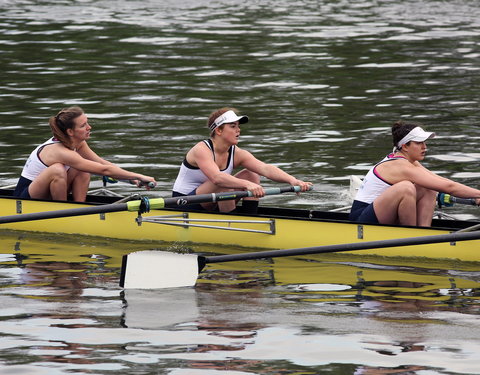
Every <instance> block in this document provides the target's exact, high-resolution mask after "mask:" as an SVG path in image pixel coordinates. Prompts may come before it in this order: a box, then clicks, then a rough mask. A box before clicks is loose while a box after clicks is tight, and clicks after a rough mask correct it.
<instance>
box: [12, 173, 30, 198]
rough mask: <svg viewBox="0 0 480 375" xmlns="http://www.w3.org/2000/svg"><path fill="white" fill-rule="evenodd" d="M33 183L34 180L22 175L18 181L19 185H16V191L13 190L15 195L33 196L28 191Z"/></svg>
mask: <svg viewBox="0 0 480 375" xmlns="http://www.w3.org/2000/svg"><path fill="white" fill-rule="evenodd" d="M31 183H32V180H29V179H28V178H25V177H22V176H20V178H19V179H18V182H17V186H16V187H15V191H14V192H13V196H14V197H17V198H31V197H30V194H29V192H28V187H29V186H30V184H31Z"/></svg>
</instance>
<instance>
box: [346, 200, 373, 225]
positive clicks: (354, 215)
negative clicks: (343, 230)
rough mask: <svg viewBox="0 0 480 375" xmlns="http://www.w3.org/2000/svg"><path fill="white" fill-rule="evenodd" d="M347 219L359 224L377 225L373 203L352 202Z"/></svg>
mask: <svg viewBox="0 0 480 375" xmlns="http://www.w3.org/2000/svg"><path fill="white" fill-rule="evenodd" d="M349 219H350V220H351V221H357V222H361V223H371V224H378V218H377V215H375V210H374V209H373V203H365V202H360V201H353V204H352V209H351V210H350V215H349Z"/></svg>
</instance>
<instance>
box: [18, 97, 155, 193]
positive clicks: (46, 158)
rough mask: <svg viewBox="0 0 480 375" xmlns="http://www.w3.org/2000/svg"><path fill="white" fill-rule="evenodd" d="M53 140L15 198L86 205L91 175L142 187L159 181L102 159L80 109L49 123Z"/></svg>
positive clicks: (36, 154) (27, 169) (27, 170)
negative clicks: (69, 200)
mask: <svg viewBox="0 0 480 375" xmlns="http://www.w3.org/2000/svg"><path fill="white" fill-rule="evenodd" d="M49 124H50V128H51V130H52V133H53V137H52V138H50V139H49V140H47V141H46V142H44V143H42V144H41V145H39V146H38V147H37V148H36V149H35V150H33V151H32V153H31V154H30V156H29V158H28V160H27V162H26V163H25V166H24V168H23V170H22V174H21V177H20V179H19V180H18V184H17V187H16V189H15V192H14V195H15V196H17V197H20V198H35V199H52V200H63V201H64V200H67V195H68V194H69V193H71V194H72V196H73V200H74V201H77V202H84V201H85V199H86V196H87V191H88V187H89V184H90V174H91V173H94V174H98V175H102V176H109V177H112V178H116V179H125V180H133V181H135V182H136V183H137V185H138V186H140V185H141V184H144V185H147V184H148V183H150V182H153V183H155V179H154V178H153V177H150V176H145V175H143V174H139V173H134V172H129V171H127V170H125V169H122V168H120V167H118V166H116V165H115V164H113V163H110V162H109V161H107V160H105V159H102V158H101V157H100V156H98V155H97V154H96V153H95V152H94V151H92V149H91V148H90V147H89V146H88V144H87V140H88V139H89V138H90V130H91V129H92V127H91V126H90V124H89V123H88V118H87V116H86V115H85V113H84V112H83V110H82V109H81V108H80V107H76V106H74V107H70V108H65V109H62V110H61V111H60V112H58V113H57V115H56V116H53V117H51V118H50V120H49Z"/></svg>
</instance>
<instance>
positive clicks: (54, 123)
mask: <svg viewBox="0 0 480 375" xmlns="http://www.w3.org/2000/svg"><path fill="white" fill-rule="evenodd" d="M83 114H84V112H83V109H82V108H80V107H78V106H73V107H68V108H64V109H62V110H61V111H60V112H58V113H57V114H56V115H55V116H52V117H50V119H49V121H48V124H49V125H50V128H51V129H52V134H53V137H54V138H56V139H58V140H59V141H60V142H62V144H63V145H64V146H65V147H68V148H72V141H71V140H70V137H69V136H68V133H67V130H68V129H73V128H75V119H76V118H77V117H79V116H81V115H83Z"/></svg>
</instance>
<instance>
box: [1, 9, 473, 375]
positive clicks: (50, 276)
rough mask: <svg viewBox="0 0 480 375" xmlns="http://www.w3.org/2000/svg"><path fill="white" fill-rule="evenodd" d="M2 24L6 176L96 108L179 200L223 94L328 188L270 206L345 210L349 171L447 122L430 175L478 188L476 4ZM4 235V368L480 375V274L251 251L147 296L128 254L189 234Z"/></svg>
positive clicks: (265, 156)
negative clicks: (66, 124) (62, 126)
mask: <svg viewBox="0 0 480 375" xmlns="http://www.w3.org/2000/svg"><path fill="white" fill-rule="evenodd" d="M0 29H1V37H0V69H1V72H2V73H1V77H2V79H1V81H0V87H1V90H0V120H1V124H2V126H1V127H0V145H1V147H0V179H1V183H2V185H9V184H14V183H15V182H16V180H17V178H18V175H19V173H20V171H21V168H22V167H23V163H24V161H25V159H26V157H27V155H28V154H29V153H30V151H31V150H32V149H33V148H34V147H35V146H36V145H37V144H39V143H41V142H43V141H44V140H45V139H46V138H48V137H49V135H50V133H49V128H48V123H47V119H48V117H50V116H51V115H53V114H55V113H56V112H57V111H58V110H59V109H60V108H63V107H65V106H70V105H80V106H82V107H83V108H84V109H85V111H86V113H87V115H88V116H89V118H90V119H91V123H92V126H93V131H92V138H91V140H90V142H89V144H90V145H91V147H92V148H93V149H94V150H95V151H97V153H98V154H100V155H101V156H103V157H105V158H106V159H108V160H110V161H112V162H115V163H117V164H119V165H120V166H122V167H125V168H127V169H131V170H135V171H138V172H140V173H145V174H149V175H152V176H154V177H156V179H157V180H158V181H159V187H158V188H157V189H156V190H155V191H153V192H151V193H150V194H151V195H158V196H167V195H168V194H169V190H170V189H171V186H172V183H173V180H174V179H175V176H176V173H177V170H178V166H179V163H180V162H181V160H182V158H183V156H184V154H185V152H186V151H187V150H188V148H189V147H190V146H192V145H193V144H194V143H195V142H197V141H199V140H201V139H203V138H204V137H206V136H207V129H206V127H205V122H206V118H207V116H208V115H209V114H210V112H211V111H213V110H214V109H216V108H219V107H223V106H233V107H236V108H238V110H239V111H240V113H242V114H247V115H248V116H249V117H250V122H249V123H248V124H246V125H244V126H243V127H242V138H241V143H240V146H241V147H244V148H246V149H248V150H249V151H251V152H253V153H254V154H255V155H256V156H257V157H258V158H260V159H262V160H264V161H266V162H269V163H273V164H275V165H278V166H280V167H281V168H283V169H284V170H286V171H287V172H289V173H291V174H293V175H295V176H297V177H299V178H302V179H305V180H309V181H312V182H313V183H314V184H315V191H314V192H311V193H308V194H303V195H301V196H300V197H292V196H281V197H280V196H278V197H268V198H267V199H265V201H264V204H273V205H280V204H281V205H285V206H290V207H309V208H312V207H315V208H320V209H333V208H337V207H342V206H344V205H347V204H348V195H347V192H348V181H349V176H350V175H351V174H356V175H363V174H364V173H365V172H366V170H367V169H368V168H369V166H370V165H371V164H372V163H373V162H375V161H377V160H379V159H380V158H382V157H383V156H384V155H385V154H386V153H387V152H388V151H389V150H390V149H391V141H390V136H389V128H390V126H391V124H392V123H393V122H394V121H395V120H398V119H408V120H413V121H419V122H422V123H423V124H424V126H425V128H426V129H427V130H431V131H435V132H437V134H438V136H437V138H435V139H434V140H432V141H431V142H429V155H428V156H427V159H426V160H425V165H426V166H427V167H429V168H431V169H432V170H434V171H435V172H437V173H439V174H441V175H443V176H445V177H449V178H453V179H455V180H458V181H460V182H463V183H466V184H470V185H472V186H475V187H478V182H479V177H480V172H479V171H478V160H479V159H480V153H478V150H477V144H478V140H479V137H480V130H479V127H478V119H479V117H478V104H479V97H480V95H479V89H478V87H480V82H479V71H480V37H479V29H480V21H479V20H478V1H476V0H451V1H441V0H420V1H418V0H417V1H410V0H404V1H401V2H400V1H392V0H358V1H346V0H330V1H328V0H317V1H307V0H305V1H300V0H290V1H288V0H276V1H268V0H265V1H256V0H243V1H237V0H223V1H222V0H219V1H205V0H195V1H193V0H185V1H170V0H165V1H154V0H142V1H135V0H130V1H125V0H118V1H107V0H103V1H102V0H81V1H73V0H63V1H62V0H60V1H47V0H45V1H42V0H37V1H33V0H22V1H13V0H11V1H10V0H0ZM264 183H265V185H266V186H275V184H274V183H272V182H268V181H265V182H264ZM95 184H96V185H95ZM98 184H99V182H98V181H94V183H93V186H99V185H98ZM111 189H112V190H114V191H117V192H121V193H124V194H128V193H130V192H132V191H135V190H134V189H133V188H132V187H130V186H127V185H122V184H116V185H112V186H111ZM447 213H449V214H453V215H454V216H456V217H459V218H464V219H469V218H474V217H478V214H477V209H475V208H468V207H457V206H454V207H452V208H450V209H448V211H447ZM1 241H2V249H1V250H2V251H1V252H0V253H1V254H3V255H1V257H2V258H1V259H0V271H1V273H0V274H1V279H0V282H1V285H2V289H1V295H0V301H1V303H2V308H1V309H0V314H1V320H0V335H1V336H2V341H1V343H0V347H1V350H2V351H1V354H0V366H1V368H0V369H1V373H2V374H3V373H5V374H8V373H15V374H66V373H75V374H83V373H84V374H87V373H88V374H109V373H113V372H116V373H119V374H120V373H122V374H123V373H125V374H130V373H135V374H175V375H178V374H181V375H183V374H195V375H196V374H201V375H203V374H287V373H294V374H318V373H335V374H354V373H356V374H391V373H416V374H440V373H441V374H446V373H448V374H450V373H458V374H478V373H480V367H479V366H478V363H480V341H479V339H478V337H480V335H479V333H480V325H479V323H478V315H479V312H480V311H479V306H480V303H479V292H478V291H479V287H480V278H479V273H478V265H465V264H443V263H439V264H436V263H433V264H432V263H427V264H425V263H421V262H419V263H415V264H403V263H402V262H400V261H399V263H398V264H385V261H382V260H378V259H361V260H358V259H355V261H353V260H350V259H345V258H343V257H337V258H336V257H333V258H328V259H327V258H315V257H313V258H311V259H310V258H309V259H295V260H287V259H282V260H275V261H272V262H264V261H262V262H240V263H239V264H233V263H232V264H231V265H220V264H218V265H215V267H209V268H207V270H206V272H204V273H203V274H202V275H201V277H200V280H199V283H198V285H197V287H196V288H194V289H187V290H175V291H155V292H151V293H146V292H145V293H137V294H132V293H126V292H123V291H122V290H121V289H119V288H118V275H119V267H120V266H119V265H120V259H121V255H123V254H126V253H128V252H130V251H132V250H140V249H151V248H152V247H166V248H167V249H174V248H176V247H178V245H171V244H135V243H128V242H127V243H125V242H111V241H110V242H107V243H105V242H102V241H100V240H94V239H91V240H88V239H72V238H61V237H55V236H49V237H43V236H37V235H31V234H24V233H3V232H2V236H1ZM192 249H193V251H198V252H212V253H228V252H231V253H233V252H239V251H242V250H241V249H235V248H231V249H230V248H229V249H226V248H213V249H212V248H203V247H200V246H194V245H192Z"/></svg>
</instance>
